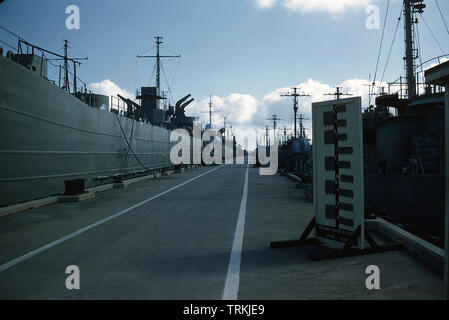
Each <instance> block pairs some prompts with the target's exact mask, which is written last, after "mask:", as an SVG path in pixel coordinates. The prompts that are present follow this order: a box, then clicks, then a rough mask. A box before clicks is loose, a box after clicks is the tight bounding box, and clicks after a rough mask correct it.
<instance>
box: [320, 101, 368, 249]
mask: <svg viewBox="0 0 449 320" xmlns="http://www.w3.org/2000/svg"><path fill="white" fill-rule="evenodd" d="M312 121H313V160H314V166H313V180H314V184H313V199H314V213H315V222H316V225H315V237H316V238H317V239H318V240H320V241H322V242H325V243H330V244H333V245H345V244H348V242H349V241H350V239H351V236H354V237H357V239H354V240H355V241H354V242H353V243H351V244H350V245H349V246H350V247H352V245H355V246H356V247H357V248H359V249H364V234H365V232H364V197H363V196H364V189H363V133H362V113H361V98H360V97H355V98H348V99H338V100H331V101H323V102H318V103H313V104H312ZM354 233H357V234H354Z"/></svg>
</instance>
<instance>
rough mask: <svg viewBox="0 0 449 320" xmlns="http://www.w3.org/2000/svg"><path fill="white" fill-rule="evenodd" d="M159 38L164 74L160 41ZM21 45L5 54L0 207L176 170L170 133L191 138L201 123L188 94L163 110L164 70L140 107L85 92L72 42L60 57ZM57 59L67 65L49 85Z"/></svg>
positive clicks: (143, 93)
mask: <svg viewBox="0 0 449 320" xmlns="http://www.w3.org/2000/svg"><path fill="white" fill-rule="evenodd" d="M2 29H3V30H6V29H5V28H3V27H2ZM6 31H7V32H8V33H10V34H12V35H14V34H13V33H12V32H10V31H9V30H6ZM156 39H157V42H156V43H157V49H158V50H157V55H156V56H154V58H156V59H157V64H158V67H159V63H160V58H161V56H160V54H159V45H160V43H162V42H161V39H162V37H156ZM17 40H18V46H17V47H16V48H18V49H17V50H16V51H15V52H14V51H8V52H7V53H6V56H4V55H3V48H0V53H1V54H0V206H6V205H11V204H15V203H18V202H23V201H27V200H32V199H37V198H41V197H45V196H49V195H54V194H62V193H64V192H65V181H70V180H74V179H83V180H85V186H86V187H92V186H96V185H99V184H104V183H108V182H112V181H114V179H117V178H130V177H135V176H141V175H146V174H150V173H152V172H153V171H158V170H159V171H160V170H164V169H167V168H172V167H173V164H172V163H171V161H170V149H171V147H172V145H173V142H170V133H171V131H172V130H174V129H176V128H186V129H188V130H189V131H190V132H191V128H192V123H193V122H194V121H195V120H197V118H194V117H187V116H186V115H185V108H186V106H187V105H189V104H190V103H191V102H192V101H193V99H190V95H187V96H185V97H184V98H183V99H181V100H179V101H178V102H177V103H176V105H175V106H167V107H166V108H162V107H161V106H160V101H161V100H163V99H165V97H164V96H163V93H162V92H161V90H160V69H159V68H157V75H156V76H157V86H156V87H142V88H141V90H140V92H139V93H138V96H137V99H138V100H140V103H136V102H135V101H133V100H130V99H127V98H125V97H122V96H118V97H111V99H110V97H108V96H105V95H100V94H95V93H91V92H88V91H87V88H86V86H85V85H84V88H82V87H80V83H81V80H80V79H79V78H78V77H77V75H76V68H77V67H78V64H79V62H77V60H76V59H71V58H69V57H68V56H67V42H66V43H65V49H66V50H65V53H64V55H59V54H57V53H54V52H51V51H49V50H46V49H43V48H40V47H38V46H36V45H33V44H31V43H29V42H27V41H25V40H23V39H22V38H20V37H18V38H17ZM2 43H6V42H2ZM50 55H51V56H52V59H50V58H47V56H50ZM52 60H60V61H62V62H63V66H62V67H60V69H59V82H58V83H57V81H55V80H51V79H49V78H48V67H49V66H48V63H49V62H51V61H52ZM69 65H70V66H71V68H69V67H68V66H69Z"/></svg>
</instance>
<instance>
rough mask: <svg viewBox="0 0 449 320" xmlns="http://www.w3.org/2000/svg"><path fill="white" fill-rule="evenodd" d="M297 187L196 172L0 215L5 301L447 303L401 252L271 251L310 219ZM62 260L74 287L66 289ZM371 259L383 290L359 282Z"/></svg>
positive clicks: (220, 170)
mask: <svg viewBox="0 0 449 320" xmlns="http://www.w3.org/2000/svg"><path fill="white" fill-rule="evenodd" d="M246 176H247V180H246ZM245 181H247V188H245ZM294 186H295V183H294V182H293V181H291V180H289V179H287V178H286V177H282V176H279V175H275V176H260V175H259V170H258V169H257V168H252V167H249V168H248V167H247V166H245V165H241V166H231V165H227V166H216V167H199V168H195V169H193V170H191V171H186V172H184V173H177V174H174V175H170V176H164V177H161V178H160V179H158V180H149V181H145V182H139V183H136V184H133V185H130V186H129V187H128V188H125V189H112V190H108V191H104V192H101V193H98V194H97V195H96V197H95V198H93V199H89V200H86V201H83V202H80V203H55V204H51V205H48V206H44V207H40V208H37V209H32V210H28V211H25V212H21V213H16V214H12V215H9V216H6V217H3V218H0V299H158V300H159V299H222V298H227V299H234V298H238V299H243V300H245V299H250V300H251V299H262V300H263V299H269V300H274V299H288V300H296V299H441V298H443V279H442V274H440V273H439V272H438V271H436V270H435V269H433V268H432V267H431V266H429V265H427V264H426V263H424V262H422V261H421V260H419V259H418V258H416V257H414V256H413V255H411V254H409V253H408V252H406V251H393V252H385V253H379V254H373V255H367V256H359V257H351V258H342V259H334V260H327V261H318V262H312V261H310V260H309V259H308V253H309V252H310V250H313V249H314V248H313V247H300V248H288V249H270V247H269V245H270V241H273V240H286V239H294V238H297V237H299V235H300V233H301V232H302V230H303V229H304V228H305V227H306V226H307V224H308V222H309V221H310V219H311V217H312V211H313V210H312V208H313V205H312V204H311V203H310V202H308V201H306V200H305V190H302V189H297V188H294ZM69 265H76V266H78V267H79V270H80V289H79V290H68V289H67V288H66V285H65V283H66V278H67V277H68V276H69V275H68V274H66V273H65V271H66V267H67V266H69ZM369 265H377V266H379V268H380V286H381V289H380V290H367V289H365V280H366V278H367V277H368V275H367V274H365V269H366V267H367V266H369Z"/></svg>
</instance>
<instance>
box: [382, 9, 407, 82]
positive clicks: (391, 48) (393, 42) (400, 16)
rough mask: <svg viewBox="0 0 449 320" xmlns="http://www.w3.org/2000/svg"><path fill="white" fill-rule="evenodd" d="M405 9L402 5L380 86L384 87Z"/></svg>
mask: <svg viewBox="0 0 449 320" xmlns="http://www.w3.org/2000/svg"><path fill="white" fill-rule="evenodd" d="M403 9H404V4H402V8H401V11H400V12H399V17H398V23H397V24H396V30H395V31H394V35H393V40H392V41H391V46H390V51H389V52H388V57H387V61H386V63H385V67H384V70H383V72H382V78H381V80H380V84H381V85H382V81H383V80H384V77H385V72H386V71H387V67H388V63H389V62H390V57H391V52H392V51H393V46H394V44H395V41H396V35H397V33H398V29H399V24H400V23H401V19H402V10H403Z"/></svg>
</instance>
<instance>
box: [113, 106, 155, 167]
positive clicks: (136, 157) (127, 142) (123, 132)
mask: <svg viewBox="0 0 449 320" xmlns="http://www.w3.org/2000/svg"><path fill="white" fill-rule="evenodd" d="M115 116H116V118H117V121H118V124H119V125H120V130H121V131H122V135H123V138H125V141H126V144H127V145H128V148H129V150H130V151H131V152H132V154H133V155H134V158H135V159H136V160H137V162H138V163H139V164H140V165H141V166H142V167H143V168H144V169H145V170H147V171H150V170H149V169H148V168H147V167H146V166H145V165H144V164H143V163H142V161H140V159H139V157H138V156H137V155H136V153H135V152H134V150H133V148H132V147H131V144H130V143H129V141H128V138H127V137H126V134H125V131H124V130H123V127H122V122H121V121H120V119H119V117H118V114H115Z"/></svg>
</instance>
